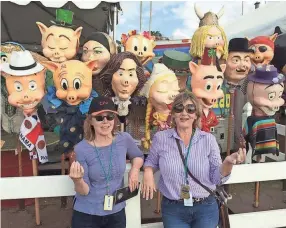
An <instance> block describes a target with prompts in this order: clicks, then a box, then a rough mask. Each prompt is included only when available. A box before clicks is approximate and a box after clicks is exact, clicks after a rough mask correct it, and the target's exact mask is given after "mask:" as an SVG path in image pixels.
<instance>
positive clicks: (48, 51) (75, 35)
mask: <svg viewBox="0 0 286 228" xmlns="http://www.w3.org/2000/svg"><path fill="white" fill-rule="evenodd" d="M72 19H73V13H72V12H71V11H68V10H63V9H58V10H57V18H56V22H52V23H54V24H55V25H52V26H50V27H47V26H46V25H44V24H43V23H41V22H36V24H37V25H38V27H39V29H40V32H41V34H42V48H43V53H44V55H45V56H46V57H47V58H48V59H50V60H51V61H53V62H56V63H62V62H64V61H67V60H70V59H72V58H74V57H75V56H76V54H77V51H78V48H79V38H80V36H81V31H82V27H79V28H77V29H76V30H73V29H72V27H73V25H72Z"/></svg>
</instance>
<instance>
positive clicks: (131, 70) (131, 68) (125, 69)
mask: <svg viewBox="0 0 286 228" xmlns="http://www.w3.org/2000/svg"><path fill="white" fill-rule="evenodd" d="M119 69H120V70H127V71H132V70H135V68H131V69H124V68H121V67H119Z"/></svg>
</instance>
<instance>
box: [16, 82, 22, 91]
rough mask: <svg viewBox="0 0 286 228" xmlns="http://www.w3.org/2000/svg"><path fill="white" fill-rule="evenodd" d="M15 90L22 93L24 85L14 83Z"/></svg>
mask: <svg viewBox="0 0 286 228" xmlns="http://www.w3.org/2000/svg"><path fill="white" fill-rule="evenodd" d="M14 88H15V90H16V91H17V92H21V91H22V90H23V85H22V84H21V83H20V82H14Z"/></svg>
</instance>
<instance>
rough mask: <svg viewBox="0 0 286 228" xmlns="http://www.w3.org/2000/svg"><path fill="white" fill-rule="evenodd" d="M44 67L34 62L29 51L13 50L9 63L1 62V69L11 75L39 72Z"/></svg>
mask: <svg viewBox="0 0 286 228" xmlns="http://www.w3.org/2000/svg"><path fill="white" fill-rule="evenodd" d="M43 69H44V67H43V66H42V65H41V64H40V63H37V62H35V60H34V58H33V56H32V54H31V53H30V52H29V51H27V50H26V51H13V52H12V54H11V58H10V63H3V64H1V70H2V71H3V72H4V73H6V74H10V75H13V76H25V75H30V74H36V73H39V72H41V71H42V70H43Z"/></svg>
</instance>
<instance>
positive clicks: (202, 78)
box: [189, 62, 226, 108]
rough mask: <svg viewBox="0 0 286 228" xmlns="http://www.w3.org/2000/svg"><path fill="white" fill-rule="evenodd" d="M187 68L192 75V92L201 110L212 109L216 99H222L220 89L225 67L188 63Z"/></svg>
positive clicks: (223, 65) (222, 95) (222, 94)
mask: <svg viewBox="0 0 286 228" xmlns="http://www.w3.org/2000/svg"><path fill="white" fill-rule="evenodd" d="M189 67H190V71H191V73H192V78H191V88H192V92H193V93H194V94H195V95H196V97H197V98H198V99H199V100H200V102H201V104H202V105H203V108H212V107H213V105H214V104H215V103H216V102H217V100H218V99H220V98H223V97H224V93H223V91H222V89H221V87H222V83H223V80H224V76H223V73H224V71H225V68H226V65H225V64H221V65H220V66H219V65H217V66H216V65H197V64H196V63H194V62H190V64H189Z"/></svg>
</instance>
